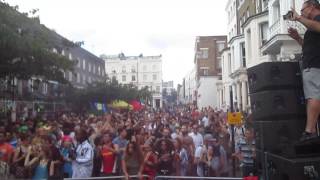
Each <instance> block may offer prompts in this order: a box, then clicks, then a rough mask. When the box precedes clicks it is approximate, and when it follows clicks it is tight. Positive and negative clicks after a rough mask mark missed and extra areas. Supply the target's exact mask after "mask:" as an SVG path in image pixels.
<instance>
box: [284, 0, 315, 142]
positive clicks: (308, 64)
mask: <svg viewBox="0 0 320 180" xmlns="http://www.w3.org/2000/svg"><path fill="white" fill-rule="evenodd" d="M290 20H293V21H299V22H300V23H302V24H303V25H304V26H305V27H306V28H307V31H306V33H305V35H304V38H303V39H302V38H301V37H300V35H299V34H298V32H297V30H296V29H294V28H289V29H288V33H289V36H290V37H292V38H293V39H295V40H296V41H297V42H298V43H299V44H300V45H301V46H302V53H303V57H302V62H303V73H302V77H303V90H304V94H305V98H306V99H307V124H306V128H305V132H304V133H303V134H302V137H301V139H300V140H301V141H307V140H310V139H313V138H316V137H317V133H316V124H317V121H318V117H319V114H320V5H319V2H318V1H317V0H307V1H306V2H304V3H303V6H302V9H301V15H299V14H298V13H297V12H295V10H294V9H292V17H291V18H290Z"/></svg>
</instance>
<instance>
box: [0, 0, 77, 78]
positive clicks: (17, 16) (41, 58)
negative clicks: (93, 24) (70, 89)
mask: <svg viewBox="0 0 320 180" xmlns="http://www.w3.org/2000/svg"><path fill="white" fill-rule="evenodd" d="M17 9H18V8H17V7H10V6H9V4H6V3H2V2H0V78H8V77H10V78H13V77H16V78H19V79H29V78H30V77H35V76H36V77H39V78H41V79H43V80H55V81H58V82H61V83H66V82H67V81H66V80H65V78H64V72H65V71H67V70H73V66H74V64H75V63H76V62H73V61H69V60H68V59H67V58H66V57H64V56H62V55H59V54H58V53H54V52H53V49H56V50H62V49H64V48H70V47H72V46H76V44H74V43H72V42H69V44H66V43H64V42H65V41H68V40H66V39H64V38H62V37H60V36H59V35H57V34H56V33H54V32H53V31H51V30H49V29H47V28H46V27H45V26H43V25H41V24H40V22H39V18H38V17H34V18H29V17H28V16H27V14H21V13H19V12H18V11H17ZM32 13H33V14H34V13H35V11H33V12H32Z"/></svg>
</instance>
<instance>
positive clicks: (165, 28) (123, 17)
mask: <svg viewBox="0 0 320 180" xmlns="http://www.w3.org/2000/svg"><path fill="white" fill-rule="evenodd" d="M6 2H8V3H9V4H10V5H18V6H19V10H20V11H22V12H27V11H29V10H31V9H34V8H38V9H39V16H40V20H41V23H43V24H45V25H46V26H47V27H48V28H50V29H54V30H55V31H56V32H58V33H59V34H61V35H63V36H64V37H66V38H68V39H70V40H73V41H85V46H84V48H85V49H87V50H89V51H90V52H92V53H93V54H95V55H97V56H100V55H101V54H107V55H114V54H119V53H120V52H123V53H124V54H125V55H128V56H132V55H139V54H141V53H143V54H144V55H146V56H147V55H159V54H162V64H163V65H162V67H163V80H164V81H168V80H174V84H175V86H176V85H177V83H181V82H182V78H183V77H184V76H185V75H186V74H187V73H188V72H189V71H190V70H191V69H192V67H193V66H194V64H193V59H194V45H195V37H196V36H207V35H225V34H227V22H226V20H227V16H226V13H225V6H226V3H227V0H6Z"/></svg>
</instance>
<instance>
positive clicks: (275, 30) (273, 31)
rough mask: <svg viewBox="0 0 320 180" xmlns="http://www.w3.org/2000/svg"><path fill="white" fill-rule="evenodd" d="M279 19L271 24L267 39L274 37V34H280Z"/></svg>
mask: <svg viewBox="0 0 320 180" xmlns="http://www.w3.org/2000/svg"><path fill="white" fill-rule="evenodd" d="M280 25H281V24H280V18H279V19H278V20H277V21H276V22H275V23H273V24H272V26H271V27H270V29H269V39H270V38H272V37H273V36H275V35H276V34H279V33H280V30H281V26H280Z"/></svg>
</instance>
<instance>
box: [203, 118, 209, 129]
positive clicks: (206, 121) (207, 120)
mask: <svg viewBox="0 0 320 180" xmlns="http://www.w3.org/2000/svg"><path fill="white" fill-rule="evenodd" d="M202 122H203V124H204V127H208V126H209V119H208V118H207V117H206V116H204V117H203V118H202Z"/></svg>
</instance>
